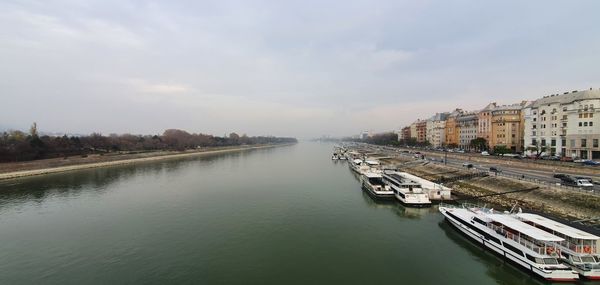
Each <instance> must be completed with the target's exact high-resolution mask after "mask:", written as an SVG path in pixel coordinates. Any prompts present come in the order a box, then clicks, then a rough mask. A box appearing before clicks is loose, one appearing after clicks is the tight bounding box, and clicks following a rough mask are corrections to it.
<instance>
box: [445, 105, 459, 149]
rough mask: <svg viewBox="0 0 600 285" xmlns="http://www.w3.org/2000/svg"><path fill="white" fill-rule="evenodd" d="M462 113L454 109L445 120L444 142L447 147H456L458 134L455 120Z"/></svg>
mask: <svg viewBox="0 0 600 285" xmlns="http://www.w3.org/2000/svg"><path fill="white" fill-rule="evenodd" d="M463 113H464V111H463V110H462V109H456V110H454V111H452V113H450V114H449V115H448V117H447V118H446V127H445V133H446V134H445V135H446V138H445V142H446V146H447V147H450V148H454V147H457V146H458V142H459V134H460V133H459V128H458V125H457V123H456V119H457V118H458V116H460V115H461V114H463Z"/></svg>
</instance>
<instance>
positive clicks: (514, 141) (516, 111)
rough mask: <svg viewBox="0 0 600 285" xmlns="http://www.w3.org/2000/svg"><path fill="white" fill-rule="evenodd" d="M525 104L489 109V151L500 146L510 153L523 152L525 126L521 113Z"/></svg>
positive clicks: (524, 102)
mask: <svg viewBox="0 0 600 285" xmlns="http://www.w3.org/2000/svg"><path fill="white" fill-rule="evenodd" d="M527 104H528V102H527V101H522V102H521V103H519V104H512V105H502V106H496V107H494V108H493V109H491V116H492V118H491V134H490V141H489V144H490V148H491V149H494V148H495V147H496V146H501V145H502V146H505V147H507V148H508V149H510V150H511V151H512V152H521V151H523V138H524V126H525V125H524V115H523V114H522V112H521V111H522V110H523V109H524V108H525V107H526V105H527Z"/></svg>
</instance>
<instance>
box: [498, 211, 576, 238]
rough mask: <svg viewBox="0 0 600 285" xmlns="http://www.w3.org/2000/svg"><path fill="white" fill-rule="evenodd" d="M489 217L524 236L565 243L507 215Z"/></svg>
mask: <svg viewBox="0 0 600 285" xmlns="http://www.w3.org/2000/svg"><path fill="white" fill-rule="evenodd" d="M486 216H487V217H489V218H490V219H492V221H494V222H498V223H501V224H503V225H505V226H507V227H509V228H511V229H513V230H516V231H518V232H520V233H522V234H524V235H527V236H530V237H532V238H534V239H536V240H541V241H563V240H564V239H563V238H561V237H557V236H555V235H553V234H551V233H549V232H546V231H543V230H540V229H538V228H536V227H534V226H532V225H528V224H526V223H524V222H522V221H519V220H517V219H516V218H514V217H511V216H509V215H507V214H487V215H486Z"/></svg>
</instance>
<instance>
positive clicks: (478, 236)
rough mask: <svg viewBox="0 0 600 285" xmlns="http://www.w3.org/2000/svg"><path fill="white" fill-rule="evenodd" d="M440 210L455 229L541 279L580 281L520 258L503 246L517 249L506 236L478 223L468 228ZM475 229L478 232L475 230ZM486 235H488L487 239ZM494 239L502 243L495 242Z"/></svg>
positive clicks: (566, 272) (575, 276) (574, 274)
mask: <svg viewBox="0 0 600 285" xmlns="http://www.w3.org/2000/svg"><path fill="white" fill-rule="evenodd" d="M439 210H440V212H441V213H442V215H444V217H446V220H448V221H449V222H450V224H452V225H453V226H454V227H455V228H457V229H458V230H460V231H461V232H462V233H464V234H465V235H466V236H467V237H469V238H470V239H472V240H473V241H474V242H476V243H478V244H481V245H483V246H485V247H486V248H487V249H489V250H491V251H492V252H495V253H497V254H499V255H501V256H503V257H504V258H506V259H508V260H510V261H512V262H513V263H514V264H516V265H518V266H520V267H521V268H523V269H525V270H527V271H530V272H532V273H534V274H536V275H537V276H539V277H541V278H544V279H546V280H551V281H575V280H577V279H579V275H578V274H577V272H575V271H572V270H570V269H569V270H556V269H553V270H547V269H544V268H543V267H542V266H541V265H540V264H536V263H533V262H531V261H530V260H528V259H526V258H525V257H524V256H523V255H520V256H519V255H517V254H516V253H514V252H512V251H510V250H506V248H505V247H504V246H503V243H507V244H509V245H512V246H513V247H515V245H516V243H514V242H513V241H512V240H509V239H506V238H505V237H504V236H502V235H498V234H496V233H495V232H494V231H493V230H491V229H488V228H487V227H485V228H484V227H479V226H478V225H477V223H474V224H471V226H467V225H468V224H470V222H469V221H463V220H460V218H458V217H456V216H454V217H453V216H452V214H449V213H448V211H447V210H448V208H444V207H440V209H439ZM475 228H476V229H478V230H475ZM485 235H487V237H486V236H485ZM490 237H491V238H490ZM494 239H495V240H497V241H498V242H500V243H498V242H496V241H494Z"/></svg>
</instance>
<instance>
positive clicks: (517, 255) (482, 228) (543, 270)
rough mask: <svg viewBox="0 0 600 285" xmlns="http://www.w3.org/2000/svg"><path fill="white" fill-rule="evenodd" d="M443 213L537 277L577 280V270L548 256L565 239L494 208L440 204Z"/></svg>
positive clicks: (457, 226)
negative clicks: (497, 212) (498, 211)
mask: <svg viewBox="0 0 600 285" xmlns="http://www.w3.org/2000/svg"><path fill="white" fill-rule="evenodd" d="M439 211H440V213H442V215H444V217H446V220H448V221H449V222H450V224H451V225H453V226H454V227H456V228H457V229H458V230H460V231H461V232H462V233H464V234H465V235H466V236H467V237H469V238H471V239H472V240H474V241H475V242H477V243H480V244H482V245H484V246H485V247H486V248H487V249H489V250H491V251H492V252H495V253H497V254H499V255H501V256H503V257H505V258H506V259H508V260H510V261H512V262H513V263H515V264H517V265H518V266H520V267H521V268H523V269H525V270H528V271H531V272H533V273H534V274H536V275H537V276H539V277H541V278H544V279H546V280H551V281H575V280H578V279H579V275H578V274H577V272H576V271H574V270H573V269H571V268H570V267H569V266H566V265H564V264H562V263H560V262H559V261H558V256H556V255H551V254H548V252H550V250H549V249H550V248H556V246H557V244H558V243H560V242H563V241H564V239H563V238H561V237H558V236H555V235H553V234H551V233H548V232H546V231H543V230H540V229H538V228H536V227H534V226H531V225H528V224H526V223H524V222H522V221H520V220H518V219H516V218H514V217H513V216H512V215H509V214H496V213H494V211H493V210H492V209H485V208H477V207H469V206H464V207H462V208H461V207H451V206H448V205H440V207H439Z"/></svg>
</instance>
